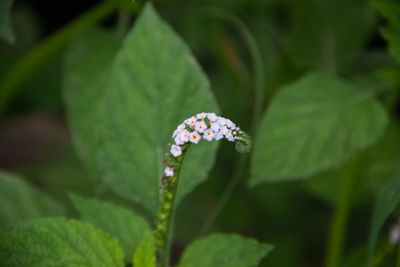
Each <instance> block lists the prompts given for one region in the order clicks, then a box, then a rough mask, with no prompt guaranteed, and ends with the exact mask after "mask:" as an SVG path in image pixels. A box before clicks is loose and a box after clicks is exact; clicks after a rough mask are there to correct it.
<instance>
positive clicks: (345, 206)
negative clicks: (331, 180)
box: [325, 156, 360, 267]
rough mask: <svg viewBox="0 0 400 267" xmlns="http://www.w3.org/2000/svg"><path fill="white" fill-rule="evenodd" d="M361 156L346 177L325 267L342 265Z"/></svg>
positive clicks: (330, 233)
mask: <svg viewBox="0 0 400 267" xmlns="http://www.w3.org/2000/svg"><path fill="white" fill-rule="evenodd" d="M359 162H360V156H358V157H357V158H356V159H355V160H353V161H350V163H349V164H348V166H347V169H346V171H345V173H344V175H343V176H342V177H341V178H342V180H341V186H340V191H339V196H338V200H337V203H336V207H335V211H334V214H333V218H332V221H331V227H330V232H329V237H328V245H327V251H326V259H325V266H326V267H338V266H340V264H341V258H342V250H343V246H344V241H345V236H346V228H347V222H348V217H349V211H350V207H351V200H352V195H353V189H354V185H355V183H356V177H357V171H358V165H359Z"/></svg>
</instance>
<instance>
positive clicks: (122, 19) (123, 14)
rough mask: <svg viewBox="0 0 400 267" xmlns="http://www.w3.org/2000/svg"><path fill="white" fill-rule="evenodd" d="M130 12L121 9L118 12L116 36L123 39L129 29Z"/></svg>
mask: <svg viewBox="0 0 400 267" xmlns="http://www.w3.org/2000/svg"><path fill="white" fill-rule="evenodd" d="M130 21H131V12H130V10H129V9H127V8H124V7H121V8H120V9H119V11H118V29H117V30H118V36H119V37H120V38H121V39H123V38H124V36H125V34H126V32H127V31H128V29H129V24H130Z"/></svg>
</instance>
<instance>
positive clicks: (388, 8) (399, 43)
mask: <svg viewBox="0 0 400 267" xmlns="http://www.w3.org/2000/svg"><path fill="white" fill-rule="evenodd" d="M372 3H373V5H374V6H375V8H376V9H378V10H379V11H380V12H381V13H382V15H384V16H385V17H387V18H388V19H389V21H390V22H391V23H390V24H389V25H388V26H386V27H384V28H382V29H381V30H382V34H383V36H384V37H385V38H386V39H387V40H388V41H389V49H390V52H391V53H392V55H393V56H394V57H396V58H397V60H398V61H399V62H400V3H399V1H397V0H374V1H372Z"/></svg>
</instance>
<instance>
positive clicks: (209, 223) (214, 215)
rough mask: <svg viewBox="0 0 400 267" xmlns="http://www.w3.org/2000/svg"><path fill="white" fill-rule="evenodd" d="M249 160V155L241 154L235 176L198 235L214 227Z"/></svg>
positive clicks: (204, 233) (202, 234)
mask: <svg viewBox="0 0 400 267" xmlns="http://www.w3.org/2000/svg"><path fill="white" fill-rule="evenodd" d="M246 162H247V156H246V155H241V156H240V158H239V160H238V163H237V165H236V170H235V176H234V177H233V178H232V179H231V180H230V181H229V184H228V185H227V186H226V187H225V190H224V191H223V192H222V195H221V197H220V198H219V199H218V202H217V204H216V205H215V206H214V208H213V210H212V211H211V213H210V214H209V215H208V217H207V220H206V221H205V223H204V224H203V226H202V227H201V229H200V231H199V234H198V236H199V237H200V236H204V235H206V234H207V233H208V232H209V231H210V230H211V228H212V226H213V225H214V223H215V220H216V219H217V217H218V214H219V213H220V212H221V210H222V208H223V207H225V205H226V203H227V202H228V200H229V198H230V196H231V195H232V193H233V191H234V189H235V188H236V186H237V185H238V183H239V181H240V178H241V177H242V175H243V172H244V170H245V166H246Z"/></svg>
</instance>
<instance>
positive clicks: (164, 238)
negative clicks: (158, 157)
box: [154, 144, 190, 267]
mask: <svg viewBox="0 0 400 267" xmlns="http://www.w3.org/2000/svg"><path fill="white" fill-rule="evenodd" d="M189 147H190V144H188V145H186V147H185V148H184V149H183V150H182V155H181V156H179V157H177V158H173V159H169V163H170V164H169V166H173V167H174V175H173V176H172V177H165V179H164V178H163V180H162V184H161V188H162V190H163V191H162V192H161V194H160V198H161V199H160V210H159V213H158V216H157V222H156V231H155V233H154V236H155V239H156V245H157V246H158V247H159V263H160V266H161V267H168V266H169V261H170V251H171V245H172V239H173V234H172V232H173V231H172V227H173V221H174V216H175V198H176V192H177V190H178V184H179V177H180V172H181V168H182V163H183V159H184V158H185V155H186V151H187V150H188V148H189Z"/></svg>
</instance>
